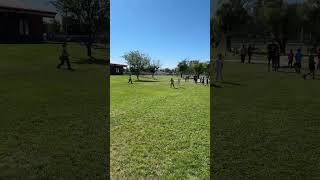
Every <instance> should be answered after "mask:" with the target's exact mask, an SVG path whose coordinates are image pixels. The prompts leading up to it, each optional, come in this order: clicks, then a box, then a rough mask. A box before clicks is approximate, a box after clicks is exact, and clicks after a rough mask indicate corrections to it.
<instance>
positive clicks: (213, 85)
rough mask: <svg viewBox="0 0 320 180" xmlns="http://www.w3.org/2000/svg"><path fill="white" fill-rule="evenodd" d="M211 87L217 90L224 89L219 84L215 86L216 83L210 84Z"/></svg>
mask: <svg viewBox="0 0 320 180" xmlns="http://www.w3.org/2000/svg"><path fill="white" fill-rule="evenodd" d="M210 87H215V88H222V86H219V85H217V84H214V83H211V84H210Z"/></svg>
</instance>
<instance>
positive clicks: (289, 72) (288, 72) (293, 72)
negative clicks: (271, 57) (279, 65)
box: [276, 70, 297, 74]
mask: <svg viewBox="0 0 320 180" xmlns="http://www.w3.org/2000/svg"><path fill="white" fill-rule="evenodd" d="M276 72H280V73H286V74H297V72H295V71H284V70H278V71H276Z"/></svg>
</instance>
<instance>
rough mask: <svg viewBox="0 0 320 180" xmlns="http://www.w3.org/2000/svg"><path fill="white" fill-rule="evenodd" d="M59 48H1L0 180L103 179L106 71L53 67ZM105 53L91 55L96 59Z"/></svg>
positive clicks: (79, 54) (77, 55)
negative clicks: (71, 70)
mask: <svg viewBox="0 0 320 180" xmlns="http://www.w3.org/2000/svg"><path fill="white" fill-rule="evenodd" d="M58 47H60V45H59V46H58V45H55V44H11V45H10V44H1V45H0V60H1V65H0V82H1V85H0V109H1V115H0V142H1V143H0V179H102V178H103V175H104V174H105V169H104V164H105V152H106V146H105V141H106V133H105V132H106V131H105V122H106V120H105V115H106V113H105V112H106V88H107V87H106V84H105V82H106V68H105V66H102V65H96V64H81V63H76V62H81V61H83V60H84V59H85V58H86V51H85V48H84V47H81V46H79V45H76V44H72V45H70V46H69V53H70V54H71V56H72V59H71V61H72V63H73V64H72V65H73V68H75V71H73V72H70V71H67V70H66V69H60V70H58V69H56V65H57V64H58V54H59V53H60V52H59V49H58ZM103 54H104V56H106V52H104V51H102V50H101V51H100V50H99V51H98V50H95V51H94V55H96V57H97V58H103Z"/></svg>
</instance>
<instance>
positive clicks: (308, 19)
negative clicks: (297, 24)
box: [304, 0, 320, 48]
mask: <svg viewBox="0 0 320 180" xmlns="http://www.w3.org/2000/svg"><path fill="white" fill-rule="evenodd" d="M304 12H305V15H306V16H305V19H304V24H305V26H306V27H307V30H308V31H309V32H310V33H311V35H312V38H311V42H310V43H311V44H312V45H313V46H314V48H315V47H317V46H318V45H319V44H320V31H319V29H320V0H306V1H305V3H304Z"/></svg>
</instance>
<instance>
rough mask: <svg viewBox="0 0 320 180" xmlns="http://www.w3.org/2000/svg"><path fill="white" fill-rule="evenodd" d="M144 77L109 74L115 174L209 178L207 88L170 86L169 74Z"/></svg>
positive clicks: (112, 170) (184, 85)
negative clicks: (137, 79) (130, 79)
mask: <svg viewBox="0 0 320 180" xmlns="http://www.w3.org/2000/svg"><path fill="white" fill-rule="evenodd" d="M174 78H175V79H176V80H177V77H174ZM141 80H142V81H141V82H135V83H134V84H133V85H131V84H128V83H127V81H128V76H111V175H112V177H113V178H115V177H121V178H122V179H128V178H132V179H135V178H137V177H165V178H174V179H188V178H206V179H207V178H208V176H209V162H210V160H209V159H210V157H209V151H210V149H209V142H210V141H209V136H210V129H209V123H210V121H209V115H210V114H209V105H210V101H209V98H210V97H209V94H210V93H209V87H207V86H203V85H195V84H194V83H192V82H191V80H190V82H186V83H185V82H184V81H182V82H181V88H177V89H173V88H172V89H171V88H170V87H169V80H170V77H169V76H161V77H156V80H153V79H152V78H151V77H145V78H142V79H141Z"/></svg>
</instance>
